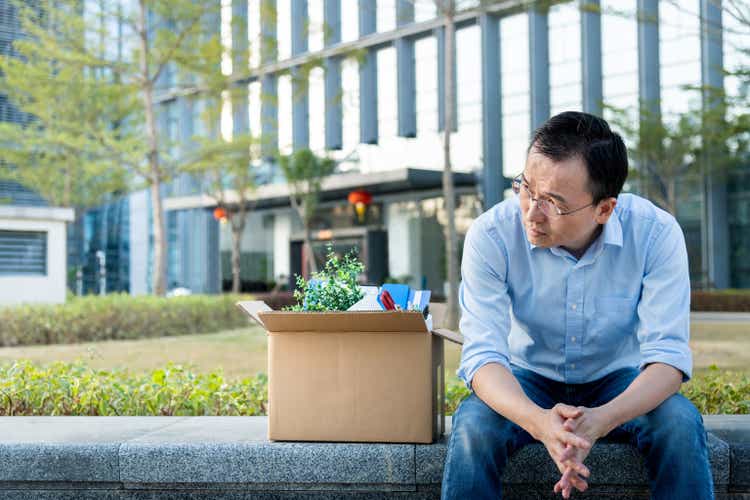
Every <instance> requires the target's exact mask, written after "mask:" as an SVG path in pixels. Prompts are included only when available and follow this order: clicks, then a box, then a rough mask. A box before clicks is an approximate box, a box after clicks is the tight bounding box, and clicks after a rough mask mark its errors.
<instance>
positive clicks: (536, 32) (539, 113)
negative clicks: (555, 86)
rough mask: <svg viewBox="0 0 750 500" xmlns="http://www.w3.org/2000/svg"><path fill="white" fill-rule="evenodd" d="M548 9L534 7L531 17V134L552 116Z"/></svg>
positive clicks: (532, 7)
mask: <svg viewBox="0 0 750 500" xmlns="http://www.w3.org/2000/svg"><path fill="white" fill-rule="evenodd" d="M547 13H548V10H547V8H546V7H541V6H538V5H532V6H531V8H530V9H529V11H528V15H529V72H530V79H529V82H530V87H531V91H530V92H529V99H530V107H529V109H530V112H531V121H530V122H531V132H532V133H533V132H534V131H535V130H536V129H537V128H538V127H539V126H541V125H542V124H543V123H544V122H545V121H547V119H548V118H549V114H550V90H549V25H548V24H549V23H548V19H547Z"/></svg>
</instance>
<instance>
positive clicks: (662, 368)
mask: <svg viewBox="0 0 750 500" xmlns="http://www.w3.org/2000/svg"><path fill="white" fill-rule="evenodd" d="M681 382H682V372H680V371H679V370H678V369H677V368H674V367H672V366H670V365H667V364H664V363H653V364H650V365H648V366H647V367H646V368H645V369H644V370H643V371H642V372H641V373H640V374H639V375H638V376H637V377H636V378H635V380H633V381H632V382H631V383H630V385H629V386H628V388H627V389H625V391H623V392H622V394H620V395H619V396H617V397H616V398H614V399H613V400H612V401H610V402H609V403H607V404H604V405H602V406H600V407H599V408H598V410H599V411H601V412H602V414H603V416H604V420H605V421H606V422H607V425H608V428H607V429H606V432H605V434H607V433H609V432H610V431H612V430H613V429H614V428H615V427H617V426H619V425H622V424H624V423H625V422H628V421H630V420H632V419H634V418H636V417H640V416H641V415H644V414H646V413H648V412H650V411H651V410H653V409H654V408H656V407H657V406H659V405H660V404H661V403H662V402H664V400H665V399H667V398H668V397H669V396H671V395H672V394H674V393H676V392H677V391H679V390H680V385H681Z"/></svg>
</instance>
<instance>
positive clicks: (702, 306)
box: [690, 289, 750, 312]
mask: <svg viewBox="0 0 750 500" xmlns="http://www.w3.org/2000/svg"><path fill="white" fill-rule="evenodd" d="M690 309H691V310H692V311H727V312H750V290H736V289H727V290H693V291H692V293H691V294H690Z"/></svg>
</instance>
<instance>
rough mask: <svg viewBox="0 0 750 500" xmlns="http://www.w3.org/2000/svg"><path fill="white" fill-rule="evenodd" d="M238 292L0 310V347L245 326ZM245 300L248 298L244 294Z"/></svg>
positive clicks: (88, 299)
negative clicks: (238, 307)
mask: <svg viewBox="0 0 750 500" xmlns="http://www.w3.org/2000/svg"><path fill="white" fill-rule="evenodd" d="M241 299H242V297H241V296H237V295H190V296H185V297H171V298H163V297H153V296H140V297H131V296H130V295H127V294H110V295H106V296H104V297H99V296H85V297H76V298H74V299H72V300H69V301H68V303H66V304H61V305H21V306H10V307H3V308H0V346H16V345H32V344H71V343H76V342H92V341H101V340H118V339H137V338H153V337H164V336H175V335H187V334H195V333H210V332H216V331H220V330H225V329H228V328H239V327H242V326H246V325H247V318H246V317H245V315H244V314H242V313H241V312H240V311H239V310H238V309H237V308H236V306H235V303H236V302H237V301H238V300H241ZM245 299H246V297H245Z"/></svg>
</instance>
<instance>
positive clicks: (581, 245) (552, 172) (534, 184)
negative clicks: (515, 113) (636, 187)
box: [520, 147, 616, 253]
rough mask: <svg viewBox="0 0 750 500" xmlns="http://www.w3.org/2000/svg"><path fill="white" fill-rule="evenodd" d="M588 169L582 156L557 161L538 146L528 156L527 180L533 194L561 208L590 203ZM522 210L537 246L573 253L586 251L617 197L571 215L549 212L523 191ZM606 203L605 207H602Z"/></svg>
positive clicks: (529, 233) (524, 177)
mask: <svg viewBox="0 0 750 500" xmlns="http://www.w3.org/2000/svg"><path fill="white" fill-rule="evenodd" d="M588 180H589V178H588V172H587V171H586V166H585V164H584V163H583V160H582V159H581V158H578V157H574V158H570V159H568V160H564V161H560V162H556V161H554V160H552V159H550V158H548V157H546V156H544V155H543V154H541V153H539V152H538V151H537V150H536V149H535V148H534V147H532V148H531V150H530V151H529V154H528V157H527V158H526V167H525V169H524V171H523V181H522V182H523V183H524V184H525V185H526V186H528V189H529V191H530V192H531V196H533V197H534V198H535V199H545V200H547V201H549V202H552V203H553V204H554V205H555V206H557V208H559V209H560V211H561V212H568V211H571V210H576V209H578V208H580V207H584V206H586V205H589V204H591V203H592V201H593V196H592V195H591V193H590V192H589V191H588ZM520 202H521V212H522V214H523V217H522V220H523V225H524V228H525V229H526V237H527V238H528V240H529V241H530V242H531V243H533V244H534V245H536V246H539V247H543V248H549V247H553V246H561V247H564V248H566V249H568V250H570V251H572V252H573V253H577V252H583V251H585V250H586V248H587V247H588V245H589V244H590V243H591V242H592V241H593V239H594V238H595V237H596V236H597V229H598V226H599V224H604V223H605V222H606V221H607V219H609V215H610V214H611V211H612V209H614V206H615V204H616V200H615V199H614V198H609V199H607V200H603V201H601V202H600V203H599V204H598V205H591V206H588V207H586V208H583V209H581V210H578V211H577V212H575V213H572V214H569V215H562V216H555V215H556V214H555V209H554V207H552V206H551V208H552V212H551V213H552V216H548V215H545V214H544V213H543V212H542V211H541V210H540V209H539V207H538V205H537V204H536V203H534V202H532V201H531V200H530V199H529V196H528V195H525V194H524V187H523V186H522V187H521V193H520ZM602 205H604V207H602Z"/></svg>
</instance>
